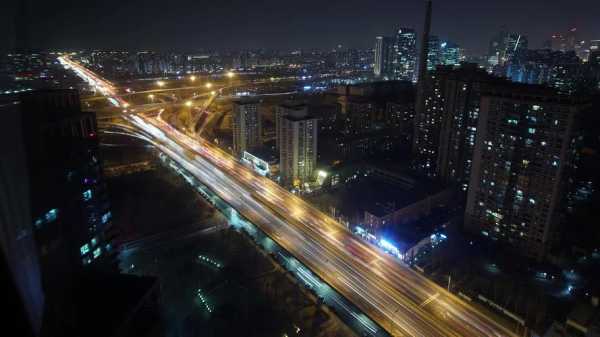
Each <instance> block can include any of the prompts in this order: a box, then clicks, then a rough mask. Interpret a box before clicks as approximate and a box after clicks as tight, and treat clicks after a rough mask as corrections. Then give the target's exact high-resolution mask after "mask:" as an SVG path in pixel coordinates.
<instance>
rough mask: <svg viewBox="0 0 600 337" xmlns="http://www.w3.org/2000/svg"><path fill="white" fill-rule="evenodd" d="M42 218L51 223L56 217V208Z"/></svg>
mask: <svg viewBox="0 0 600 337" xmlns="http://www.w3.org/2000/svg"><path fill="white" fill-rule="evenodd" d="M44 217H45V218H46V222H52V221H54V220H56V218H57V217H58V210H57V209H56V208H53V209H51V210H49V211H48V213H46V215H45V216H44Z"/></svg>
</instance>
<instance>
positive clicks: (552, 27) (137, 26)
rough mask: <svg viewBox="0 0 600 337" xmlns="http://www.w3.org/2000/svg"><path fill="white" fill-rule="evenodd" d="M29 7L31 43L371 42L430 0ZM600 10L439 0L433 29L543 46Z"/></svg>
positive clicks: (5, 19)
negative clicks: (506, 36)
mask: <svg viewBox="0 0 600 337" xmlns="http://www.w3.org/2000/svg"><path fill="white" fill-rule="evenodd" d="M9 1H11V0H9ZM12 1H14V2H13V3H12V4H8V5H9V6H12V7H13V8H12V9H11V8H8V9H7V10H4V9H3V10H0V22H1V23H0V29H1V31H0V37H1V39H0V41H8V43H2V44H1V46H0V48H1V49H3V50H9V49H10V48H11V46H12V45H13V40H14V27H13V21H14V17H15V15H14V13H15V11H14V8H16V1H19V0H12ZM2 6H6V4H3V5H2ZM29 7H30V8H31V9H30V15H29V20H28V21H29V22H30V24H31V26H30V27H31V30H32V33H31V34H32V38H31V41H32V43H31V45H32V46H33V47H37V48H42V49H45V48H50V49H52V48H63V49H64V48H67V49H70V48H104V49H111V48H116V49H117V48H126V49H131V50H136V49H155V50H173V49H174V50H197V49H200V48H211V49H228V50H235V49H242V48H261V47H263V48H275V49H293V48H312V47H315V48H331V47H333V46H335V45H338V44H342V45H344V46H349V47H370V46H372V45H373V44H374V38H375V36H376V35H383V34H392V32H393V30H394V28H396V27H400V26H405V27H415V28H417V29H418V30H421V26H422V19H423V2H422V1H421V0H361V1H358V0H346V1H339V0H319V1H317V0H304V1H286V0H279V1H276V0H243V1H242V0H213V1H202V0H196V1H192V0H171V1H167V0H120V1H118V0H104V1H98V0H78V1H74V0H45V1H42V0H29ZM599 13H600V1H598V0H503V1H497V0H445V1H444V0H438V1H434V13H433V28H432V32H433V33H434V34H436V35H439V36H441V37H447V38H449V39H451V40H453V41H455V42H457V43H459V44H461V45H463V46H464V47H466V48H467V49H468V53H469V54H472V53H483V52H485V51H486V50H487V45H488V41H489V39H490V37H491V35H492V34H494V33H495V32H497V31H498V30H499V28H500V27H501V26H502V25H506V26H508V27H509V29H511V30H513V31H518V32H521V33H523V34H525V35H528V36H529V40H530V46H531V47H534V48H535V47H540V46H541V44H542V42H543V41H544V40H545V39H547V38H548V36H550V35H551V34H552V33H554V32H560V31H565V30H567V28H569V27H571V26H577V27H578V28H579V31H580V32H581V37H582V38H585V39H590V38H592V39H600V15H599Z"/></svg>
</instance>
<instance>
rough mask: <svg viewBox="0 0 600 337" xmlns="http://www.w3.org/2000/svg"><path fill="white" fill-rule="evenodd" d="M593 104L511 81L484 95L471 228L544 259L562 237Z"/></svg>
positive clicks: (472, 188) (470, 209)
mask: <svg viewBox="0 0 600 337" xmlns="http://www.w3.org/2000/svg"><path fill="white" fill-rule="evenodd" d="M586 107H587V105H585V104H580V103H579V102H576V101H574V100H573V99H571V98H569V97H565V96H561V95H559V94H558V93H557V91H556V90H554V89H549V88H544V87H538V86H525V85H518V84H513V85H512V86H509V87H505V88H501V89H498V90H496V91H491V92H488V93H486V94H484V95H483V96H482V99H481V109H480V112H479V120H478V124H477V141H476V144H475V148H474V151H473V165H472V172H471V180H470V184H469V185H470V188H469V193H468V198H467V206H466V213H465V221H466V226H467V229H470V230H471V231H473V232H477V233H481V234H482V235H484V236H487V237H490V238H492V239H494V240H499V241H501V242H504V243H506V244H508V245H509V246H510V247H512V248H513V249H514V250H516V251H518V252H520V253H521V254H523V255H524V256H527V257H530V258H533V259H538V260H541V259H542V258H544V257H545V255H546V254H547V253H548V251H549V249H550V248H551V246H552V243H553V242H555V240H556V235H557V233H558V228H559V225H560V224H561V221H562V220H563V217H562V214H564V212H565V209H566V195H567V192H568V188H569V179H568V178H569V176H572V170H573V161H574V159H575V155H576V153H577V151H576V150H577V149H576V146H577V141H576V137H577V132H576V131H577V128H576V121H577V116H578V114H580V113H581V112H582V111H583V110H584V109H585V108H586Z"/></svg>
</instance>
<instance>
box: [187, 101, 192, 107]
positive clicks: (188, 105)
mask: <svg viewBox="0 0 600 337" xmlns="http://www.w3.org/2000/svg"><path fill="white" fill-rule="evenodd" d="M192 105H193V103H192V101H186V102H185V106H187V107H188V108H191V107H192Z"/></svg>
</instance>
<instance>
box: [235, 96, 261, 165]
mask: <svg viewBox="0 0 600 337" xmlns="http://www.w3.org/2000/svg"><path fill="white" fill-rule="evenodd" d="M232 114H233V116H232V127H233V152H234V153H235V154H236V155H237V156H241V155H242V154H243V153H244V151H249V150H253V149H256V148H257V147H260V146H261V145H262V119H261V117H260V112H259V111H258V103H257V102H255V101H248V100H237V101H234V102H233V112H232Z"/></svg>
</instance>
